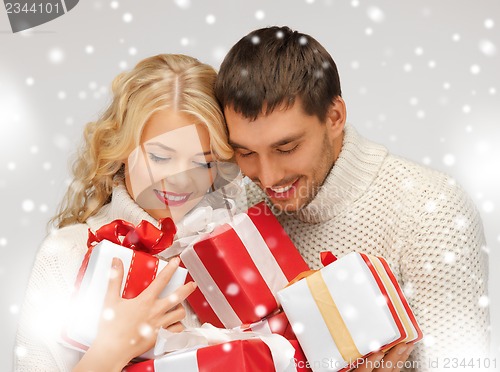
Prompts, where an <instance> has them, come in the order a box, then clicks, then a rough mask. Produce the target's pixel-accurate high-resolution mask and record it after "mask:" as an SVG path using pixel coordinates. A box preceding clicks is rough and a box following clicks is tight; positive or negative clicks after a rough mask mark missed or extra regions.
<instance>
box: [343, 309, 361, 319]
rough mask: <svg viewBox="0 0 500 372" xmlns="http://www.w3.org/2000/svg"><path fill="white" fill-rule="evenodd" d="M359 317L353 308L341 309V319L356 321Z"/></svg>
mask: <svg viewBox="0 0 500 372" xmlns="http://www.w3.org/2000/svg"><path fill="white" fill-rule="evenodd" d="M358 315H359V312H358V310H357V309H356V308H355V307H354V306H345V307H344V308H343V309H342V318H345V319H356V318H357V317H358Z"/></svg>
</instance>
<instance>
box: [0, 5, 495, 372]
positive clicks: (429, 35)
mask: <svg viewBox="0 0 500 372" xmlns="http://www.w3.org/2000/svg"><path fill="white" fill-rule="evenodd" d="M274 24H278V25H285V24H286V25H289V26H291V27H292V28H295V29H298V30H299V31H302V32H306V33H309V34H311V35H313V36H314V37H315V38H316V39H317V40H319V41H320V42H321V43H322V44H323V45H324V46H325V47H326V48H327V49H328V50H329V51H330V52H331V54H332V56H333V57H334V59H335V61H336V62H337V64H338V68H339V71H340V75H341V79H342V84H343V92H344V98H345V100H346V102H347V105H348V116H349V118H348V119H349V121H350V122H351V123H352V124H353V125H355V127H356V128H357V129H358V130H359V131H360V132H361V133H362V134H364V135H365V136H367V137H369V138H371V139H373V140H375V141H378V142H380V143H383V144H385V145H386V146H387V147H388V148H389V149H390V150H391V151H392V152H393V153H396V154H398V155H402V156H404V157H407V158H409V159H412V160H414V161H416V162H419V163H423V164H427V165H429V166H431V167H433V168H436V169H439V170H441V171H444V172H446V173H448V174H450V175H452V176H453V177H455V178H456V180H457V181H458V182H459V183H461V184H462V185H463V186H464V187H465V188H466V190H467V191H468V192H469V193H470V195H471V196H472V198H473V200H474V202H475V203H476V205H477V207H478V209H479V210H480V212H481V215H482V217H483V221H484V226H485V231H486V236H487V241H488V249H489V251H490V268H491V270H490V272H491V276H490V278H491V280H490V306H491V309H492V313H493V315H492V321H493V324H492V333H493V337H494V338H493V339H494V343H493V351H494V352H495V353H496V354H498V353H499V339H500V311H499V310H500V286H499V285H498V284H496V283H498V282H499V273H498V270H495V269H496V267H497V266H498V264H499V263H500V230H499V227H498V221H500V195H499V192H498V191H497V190H498V189H499V186H500V182H499V181H500V170H499V168H500V167H499V164H498V163H499V162H500V145H499V144H500V127H499V125H500V123H499V118H500V104H499V103H500V101H499V96H500V76H499V75H500V74H499V67H498V66H500V61H499V52H500V51H499V50H498V49H497V48H500V32H499V29H500V2H499V1H497V0H475V1H472V0H470V1H465V0H461V1H459V0H446V1H444V0H436V1H430V0H427V1H404V2H403V1H401V2H396V1H389V0H376V1H363V0H342V1H341V0H308V1H305V0H300V1H299V0H293V1H291V0H288V1H285V0H279V1H278V0H276V1H234V0H225V1H206V0H205V1H202V0H176V1H171V0H170V1H166V0H157V1H153V0H151V1H145V0H140V1H132V0H127V1H125V0H120V1H104V0H102V1H98V0H85V1H81V2H80V3H79V4H78V5H77V6H76V7H75V8H74V9H73V10H72V11H70V12H69V13H67V14H66V15H64V16H62V17H59V18H57V19H55V20H54V21H51V22H50V23H47V24H44V25H41V26H39V27H37V28H35V29H33V30H31V31H27V32H23V33H21V34H12V32H11V30H10V26H9V24H8V18H7V14H6V12H5V10H4V9H3V8H2V9H0V46H1V51H0V128H1V134H0V154H1V156H0V205H1V211H2V212H1V221H0V222H1V223H0V286H1V294H0V327H1V335H2V337H1V339H0V366H2V368H1V369H2V370H6V369H7V368H9V366H10V365H11V361H12V357H11V355H12V349H13V343H14V335H15V330H16V322H17V320H18V317H19V310H20V305H21V303H22V300H23V295H24V291H25V288H26V284H27V281H28V276H29V273H30V269H31V266H32V264H33V261H34V258H35V253H36V251H37V249H38V246H39V244H40V242H41V241H42V239H43V237H44V235H45V234H46V222H47V221H48V219H49V218H50V217H51V216H52V215H53V213H54V211H55V208H56V205H57V203H58V202H59V200H60V199H61V197H62V194H63V191H64V189H65V187H66V185H67V181H68V177H69V176H68V175H69V173H68V164H69V161H68V159H70V156H71V154H73V152H74V150H75V146H76V145H77V144H78V143H79V141H80V139H81V133H82V127H83V125H84V124H85V123H86V122H87V121H90V120H93V119H95V118H96V117H97V115H98V114H99V113H100V112H101V111H102V110H104V107H105V106H106V104H107V103H108V102H109V87H110V83H111V81H112V79H113V77H114V76H115V75H117V74H118V73H119V72H120V71H122V70H123V69H128V68H130V67H132V66H133V65H134V64H135V63H136V62H137V61H139V60H140V59H142V58H144V57H147V56H150V55H153V54H158V53H164V52H170V53H174V52H175V53H185V54H189V55H193V56H195V57H197V58H199V59H200V60H201V61H203V62H206V63H210V64H212V65H213V66H215V67H216V68H218V66H219V65H220V62H221V60H222V58H223V56H224V54H225V53H226V52H227V51H228V49H229V48H230V46H231V45H232V44H233V43H235V42H236V41H237V40H239V39H240V38H241V37H242V36H243V35H245V34H246V33H247V32H249V31H251V30H252V29H255V28H259V27H263V26H267V25H274ZM325 248H326V247H325ZM497 314H498V315H497ZM497 362H500V360H498V361H497Z"/></svg>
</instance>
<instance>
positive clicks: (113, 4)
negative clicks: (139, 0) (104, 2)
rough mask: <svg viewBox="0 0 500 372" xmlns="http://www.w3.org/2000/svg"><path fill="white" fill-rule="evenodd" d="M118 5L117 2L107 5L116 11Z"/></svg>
mask: <svg viewBox="0 0 500 372" xmlns="http://www.w3.org/2000/svg"><path fill="white" fill-rule="evenodd" d="M119 5H120V4H119V3H118V1H112V2H111V4H109V6H110V7H111V9H118V7H119Z"/></svg>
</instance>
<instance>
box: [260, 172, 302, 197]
mask: <svg viewBox="0 0 500 372" xmlns="http://www.w3.org/2000/svg"><path fill="white" fill-rule="evenodd" d="M299 179H300V177H299V178H297V179H296V180H295V181H294V182H293V183H291V184H289V185H286V186H280V187H266V194H267V195H268V196H269V197H271V198H274V199H288V198H290V197H291V196H293V195H294V193H295V190H296V188H297V184H298V183H299Z"/></svg>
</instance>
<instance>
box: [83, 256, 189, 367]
mask: <svg viewBox="0 0 500 372" xmlns="http://www.w3.org/2000/svg"><path fill="white" fill-rule="evenodd" d="M178 266H179V258H177V257H176V258H172V259H171V260H170V261H169V263H168V265H167V266H166V267H165V268H164V269H163V270H162V271H161V272H160V273H159V274H158V276H157V277H156V278H155V279H154V280H153V282H152V283H151V284H150V285H149V286H148V287H147V288H146V289H145V290H144V291H143V292H142V293H141V294H140V295H139V296H137V297H136V298H132V299H123V298H122V297H121V284H122V280H123V263H122V261H121V260H120V259H118V258H114V259H113V269H112V275H111V278H110V280H109V284H108V291H107V293H106V298H105V301H104V307H103V311H102V314H101V320H100V323H99V330H98V333H97V336H96V339H95V340H94V342H93V343H92V345H91V346H90V348H89V349H88V350H87V352H86V353H85V355H84V356H83V358H82V359H81V361H80V363H78V365H77V366H76V367H75V369H74V370H73V371H74V372H77V371H86V372H87V371H90V370H92V371H93V372H99V371H106V372H110V371H121V370H122V368H123V367H124V366H125V365H127V363H128V362H129V361H130V360H131V359H132V358H134V357H136V356H139V355H141V354H143V353H144V352H146V351H148V350H149V349H151V348H152V347H153V346H154V344H155V342H156V335H157V333H158V330H159V329H160V328H161V327H163V328H166V329H168V330H170V331H172V332H180V331H181V330H182V329H183V327H182V324H181V323H180V321H181V320H182V319H184V317H185V315H186V312H185V310H184V307H183V306H182V301H184V300H185V299H186V297H188V296H189V295H190V294H191V293H192V292H193V291H194V289H195V288H196V284H195V283H194V282H190V283H187V284H184V285H183V286H182V287H180V288H178V289H177V290H176V291H175V292H173V293H172V294H171V295H169V296H167V297H165V298H158V296H159V295H160V293H161V291H162V290H163V288H165V286H166V285H167V284H168V282H169V280H170V278H171V277H172V275H173V274H174V272H175V270H176V269H177V267H178Z"/></svg>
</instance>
